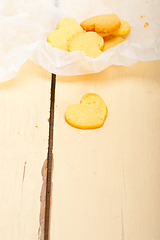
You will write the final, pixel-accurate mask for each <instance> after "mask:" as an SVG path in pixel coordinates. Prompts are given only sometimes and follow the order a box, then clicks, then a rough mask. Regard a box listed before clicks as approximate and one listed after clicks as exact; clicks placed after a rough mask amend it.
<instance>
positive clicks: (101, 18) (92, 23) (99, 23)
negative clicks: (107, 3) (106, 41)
mask: <svg viewBox="0 0 160 240" xmlns="http://www.w3.org/2000/svg"><path fill="white" fill-rule="evenodd" d="M120 24H121V23H120V19H119V17H118V16H117V15H116V14H104V15H97V16H94V17H90V18H88V19H86V20H84V21H82V22H81V23H80V25H81V27H82V28H83V29H84V30H85V31H95V32H97V33H103V34H105V36H107V35H110V34H111V33H112V32H114V31H116V30H117V29H118V28H119V27H120Z"/></svg>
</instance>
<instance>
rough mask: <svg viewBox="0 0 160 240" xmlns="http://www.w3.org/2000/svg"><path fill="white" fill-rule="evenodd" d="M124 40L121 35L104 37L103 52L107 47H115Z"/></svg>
mask: <svg viewBox="0 0 160 240" xmlns="http://www.w3.org/2000/svg"><path fill="white" fill-rule="evenodd" d="M122 42H124V39H123V38H122V37H109V38H108V37H106V38H104V47H103V52H104V51H106V50H107V49H109V48H112V47H115V46H117V45H118V44H120V43H122Z"/></svg>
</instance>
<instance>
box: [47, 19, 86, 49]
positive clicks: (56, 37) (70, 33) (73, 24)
mask: <svg viewBox="0 0 160 240" xmlns="http://www.w3.org/2000/svg"><path fill="white" fill-rule="evenodd" d="M83 32H84V30H83V29H82V27H81V26H80V25H79V24H78V23H77V21H76V20H75V19H73V18H70V17H66V18H63V19H61V20H60V22H59V23H58V24H57V27H56V29H55V30H54V31H53V32H51V33H49V35H48V37H47V42H49V43H51V45H52V47H55V48H59V49H62V50H66V51H68V47H69V44H70V43H71V41H72V40H73V38H74V37H75V36H77V35H78V34H81V33H83Z"/></svg>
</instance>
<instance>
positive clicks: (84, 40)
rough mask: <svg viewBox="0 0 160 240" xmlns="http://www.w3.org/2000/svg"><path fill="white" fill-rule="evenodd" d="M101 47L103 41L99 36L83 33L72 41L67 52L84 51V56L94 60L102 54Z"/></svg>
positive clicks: (92, 33) (94, 33) (93, 33)
mask: <svg viewBox="0 0 160 240" xmlns="http://www.w3.org/2000/svg"><path fill="white" fill-rule="evenodd" d="M103 46H104V40H103V38H102V37H101V36H100V35H99V34H97V33H96V32H85V33H82V34H79V35H78V36H76V37H75V38H74V39H73V40H72V42H71V44H70V46H69V51H70V52H73V51H84V53H85V55H86V56H88V57H92V58H96V57H98V56H99V55H100V54H101V53H102V49H103Z"/></svg>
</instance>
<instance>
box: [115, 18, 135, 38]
mask: <svg viewBox="0 0 160 240" xmlns="http://www.w3.org/2000/svg"><path fill="white" fill-rule="evenodd" d="M120 22H121V25H120V27H119V28H118V29H117V30H116V31H114V32H113V33H112V35H113V36H124V35H127V34H128V33H129V32H130V29H131V26H130V24H129V23H128V22H127V21H125V20H122V19H120Z"/></svg>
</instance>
